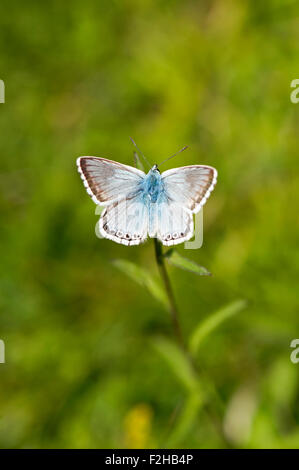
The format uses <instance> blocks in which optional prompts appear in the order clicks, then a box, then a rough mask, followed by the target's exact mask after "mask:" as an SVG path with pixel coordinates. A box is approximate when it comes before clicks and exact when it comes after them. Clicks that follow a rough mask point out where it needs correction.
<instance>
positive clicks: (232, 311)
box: [190, 300, 247, 354]
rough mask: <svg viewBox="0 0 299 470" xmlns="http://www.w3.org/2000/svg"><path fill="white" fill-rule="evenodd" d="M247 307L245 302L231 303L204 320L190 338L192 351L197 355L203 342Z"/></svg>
mask: <svg viewBox="0 0 299 470" xmlns="http://www.w3.org/2000/svg"><path fill="white" fill-rule="evenodd" d="M246 305H247V302H246V301H245V300H236V301H235V302H232V303H230V304H229V305H227V306H226V307H224V308H222V309H220V310H218V311H217V312H215V313H212V315H210V316H208V317H207V318H206V319H205V320H203V321H202V322H201V323H200V324H199V325H198V327H197V328H196V329H195V331H194V333H193V334H192V336H191V338H190V350H191V352H192V353H193V354H195V353H196V352H197V350H198V348H199V346H200V345H201V343H202V342H203V340H204V339H205V338H206V337H207V336H208V335H209V334H210V333H211V332H212V331H213V330H215V328H217V327H218V326H220V325H221V323H223V322H224V321H225V320H228V319H229V318H230V317H232V316H233V315H236V314H237V313H239V312H241V310H243V309H244V308H245V307H246Z"/></svg>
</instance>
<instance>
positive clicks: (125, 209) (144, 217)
mask: <svg viewBox="0 0 299 470" xmlns="http://www.w3.org/2000/svg"><path fill="white" fill-rule="evenodd" d="M99 228H100V233H101V235H103V236H104V237H105V238H108V239H110V240H113V241H115V242H117V243H121V244H123V245H129V246H130V245H139V244H140V243H142V242H144V241H145V240H146V238H147V233H148V210H147V207H146V206H145V205H144V204H143V203H142V202H141V201H140V193H137V194H135V195H132V196H128V197H126V198H123V199H120V200H117V201H115V202H113V203H112V204H110V205H108V206H107V207H106V208H105V209H104V212H103V214H102V216H101V218H100V222H99Z"/></svg>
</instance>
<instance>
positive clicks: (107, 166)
mask: <svg viewBox="0 0 299 470" xmlns="http://www.w3.org/2000/svg"><path fill="white" fill-rule="evenodd" d="M77 166H78V171H79V173H80V175H81V178H82V180H83V183H84V186H85V188H86V191H87V193H88V194H89V195H90V196H91V198H92V200H93V201H94V202H95V203H96V204H99V205H100V206H104V211H103V212H102V214H101V217H100V221H99V229H100V233H101V235H102V236H103V237H105V238H108V239H110V240H113V241H114V242H117V243H121V244H123V245H127V246H130V245H139V244H140V243H142V242H144V241H145V240H146V239H147V237H148V236H149V237H151V238H157V239H158V240H160V241H161V242H162V243H163V245H166V246H170V245H177V244H179V243H182V242H184V241H187V240H189V239H190V238H192V236H193V231H194V223H193V214H195V213H197V212H198V211H199V210H200V209H201V207H202V206H203V205H204V204H205V202H206V200H207V199H208V197H209V196H210V193H211V191H212V190H213V189H214V186H215V184H216V180H217V170H216V169H215V168H213V167H211V166H207V165H190V166H183V167H180V168H172V169H171V170H167V171H164V172H163V173H160V170H159V168H158V165H156V164H155V165H154V166H153V167H152V168H151V169H150V170H149V172H148V173H147V174H146V173H144V172H143V171H141V170H139V169H137V168H134V167H132V166H128V165H123V164H122V163H118V162H115V161H112V160H108V159H106V158H98V157H79V158H78V159H77Z"/></svg>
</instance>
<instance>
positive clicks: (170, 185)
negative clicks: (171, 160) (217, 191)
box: [162, 165, 217, 213]
mask: <svg viewBox="0 0 299 470" xmlns="http://www.w3.org/2000/svg"><path fill="white" fill-rule="evenodd" d="M162 180H163V182H164V187H165V191H166V194H167V195H168V197H169V199H170V200H171V201H174V202H176V203H177V204H179V205H182V206H183V207H185V208H186V209H189V210H191V211H192V212H193V213H196V212H198V211H199V210H200V209H201V207H202V206H203V205H204V204H205V202H206V201H207V199H208V197H209V195H210V194H211V191H212V190H213V189H214V186H215V184H216V181H217V170H215V168H213V167H211V166H206V165H190V166H183V167H180V168H173V169H171V170H167V171H165V172H164V173H162Z"/></svg>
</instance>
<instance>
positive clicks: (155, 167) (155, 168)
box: [151, 163, 160, 173]
mask: <svg viewBox="0 0 299 470" xmlns="http://www.w3.org/2000/svg"><path fill="white" fill-rule="evenodd" d="M151 171H157V172H158V173H160V170H159V168H158V165H157V164H156V163H155V164H154V166H153V167H152V168H151Z"/></svg>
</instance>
